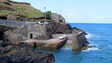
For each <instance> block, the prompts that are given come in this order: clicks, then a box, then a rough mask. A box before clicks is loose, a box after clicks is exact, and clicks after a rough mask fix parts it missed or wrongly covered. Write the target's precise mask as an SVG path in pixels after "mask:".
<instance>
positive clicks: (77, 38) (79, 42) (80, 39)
mask: <svg viewBox="0 0 112 63" xmlns="http://www.w3.org/2000/svg"><path fill="white" fill-rule="evenodd" d="M77 31H79V30H77ZM85 35H86V33H85V32H84V31H80V32H79V33H77V34H74V35H73V42H72V50H73V51H75V52H79V51H81V49H82V47H85V46H87V44H88V42H87V40H86V37H85Z"/></svg>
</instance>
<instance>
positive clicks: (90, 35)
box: [86, 33, 94, 38]
mask: <svg viewBox="0 0 112 63" xmlns="http://www.w3.org/2000/svg"><path fill="white" fill-rule="evenodd" d="M93 36H94V35H92V34H90V33H87V35H86V38H91V37H93Z"/></svg>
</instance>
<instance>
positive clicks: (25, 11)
mask: <svg viewBox="0 0 112 63" xmlns="http://www.w3.org/2000/svg"><path fill="white" fill-rule="evenodd" d="M4 1H5V2H8V1H6V0H4ZM4 1H0V6H2V7H7V6H8V5H6V4H4V3H3V2H4ZM9 3H10V4H11V5H12V8H13V9H16V14H17V16H24V17H27V18H39V17H44V15H43V14H42V12H41V11H40V10H38V9H35V8H33V7H31V6H30V5H21V4H16V3H11V2H9ZM9 14H12V15H14V14H15V13H14V11H9V10H0V16H7V15H9Z"/></svg>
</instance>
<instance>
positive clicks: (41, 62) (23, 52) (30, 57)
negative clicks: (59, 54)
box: [0, 43, 55, 63]
mask: <svg viewBox="0 0 112 63" xmlns="http://www.w3.org/2000/svg"><path fill="white" fill-rule="evenodd" d="M11 49H14V50H16V51H17V52H15V53H12V54H10V55H8V56H2V57H0V63H54V61H55V60H54V56H53V53H52V52H45V53H42V52H38V51H34V47H32V46H31V45H30V44H27V43H19V44H18V45H17V44H12V45H8V46H6V47H5V48H4V47H2V48H0V51H2V50H4V51H9V50H11Z"/></svg>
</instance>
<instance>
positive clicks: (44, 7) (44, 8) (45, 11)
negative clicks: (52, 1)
mask: <svg viewBox="0 0 112 63" xmlns="http://www.w3.org/2000/svg"><path fill="white" fill-rule="evenodd" d="M44 9H45V22H46V7H44Z"/></svg>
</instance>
